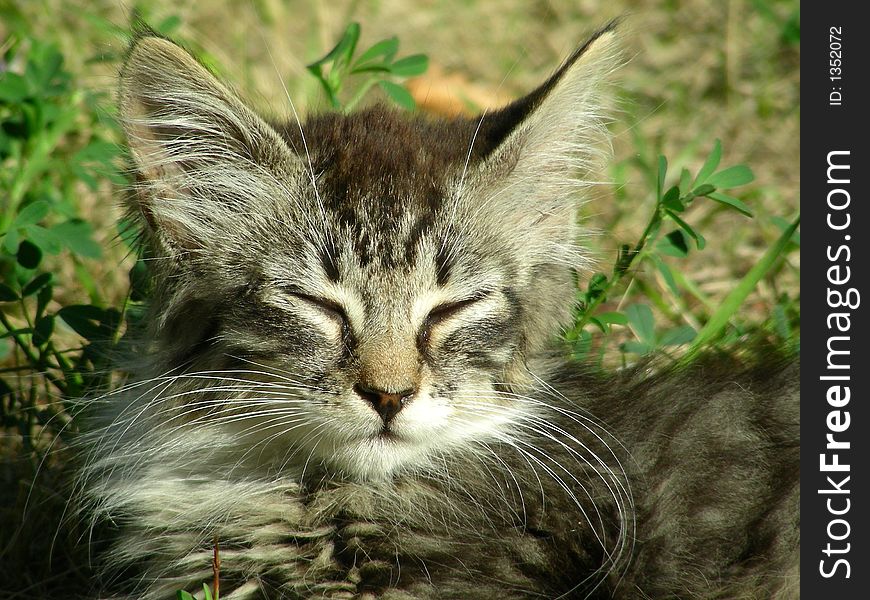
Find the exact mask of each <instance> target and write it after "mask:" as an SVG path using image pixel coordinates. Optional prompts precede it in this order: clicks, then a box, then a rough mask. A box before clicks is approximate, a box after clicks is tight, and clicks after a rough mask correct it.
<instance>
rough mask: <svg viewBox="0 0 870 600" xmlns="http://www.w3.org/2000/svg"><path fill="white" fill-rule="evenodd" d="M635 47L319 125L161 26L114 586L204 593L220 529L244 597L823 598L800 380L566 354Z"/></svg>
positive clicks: (110, 525) (111, 499)
mask: <svg viewBox="0 0 870 600" xmlns="http://www.w3.org/2000/svg"><path fill="white" fill-rule="evenodd" d="M614 37H615V35H614V32H613V30H612V27H608V28H605V29H604V30H602V31H600V32H598V33H597V34H596V35H595V36H593V38H592V39H591V40H590V41H589V42H588V43H586V44H585V45H584V46H582V47H581V48H580V49H578V51H577V52H576V53H575V54H574V55H573V56H572V57H571V58H570V59H569V60H568V61H566V63H565V64H564V65H563V66H562V67H561V68H560V69H559V70H558V71H557V72H556V73H555V74H554V75H553V77H551V78H550V79H549V80H548V81H547V82H545V83H544V84H543V85H542V86H541V87H540V88H538V89H537V90H535V91H534V92H532V93H531V94H530V95H529V96H527V97H525V98H523V99H521V100H519V101H517V102H515V103H514V104H512V105H510V106H508V107H506V108H505V109H502V110H500V111H495V112H494V113H492V114H489V115H482V116H481V117H479V118H477V119H467V120H466V119H457V120H453V121H432V120H426V119H424V118H421V117H412V116H407V115H403V114H399V113H397V112H394V111H392V110H389V109H386V108H383V107H375V108H371V109H368V110H365V111H362V112H360V113H357V114H355V115H350V116H339V115H323V116H320V117H314V118H312V119H310V120H309V121H308V122H306V123H304V124H299V123H297V122H291V123H270V122H268V121H267V120H265V119H263V118H261V117H259V116H258V115H256V114H254V113H253V112H252V111H251V110H250V109H248V108H247V107H246V106H245V105H244V104H243V103H242V102H241V101H240V100H239V99H238V97H237V96H236V95H235V94H234V93H233V92H232V91H231V90H230V89H229V88H227V87H226V86H225V85H224V84H222V83H220V82H219V81H217V80H216V79H215V78H214V77H213V76H212V75H211V74H210V73H208V72H207V71H206V69H204V68H203V67H202V66H201V65H200V64H198V63H197V62H196V61H195V60H194V59H193V58H191V56H190V55H188V54H187V53H186V52H185V51H184V50H182V49H181V48H179V47H178V46H176V45H175V44H173V43H172V42H170V41H167V40H165V39H162V38H160V37H157V36H154V35H152V34H150V33H145V34H142V35H140V36H139V37H138V38H137V40H136V41H135V42H134V44H133V46H132V48H131V49H130V52H129V55H128V58H127V61H126V65H125V67H124V70H123V73H122V76H121V94H120V98H121V118H122V120H123V123H124V126H125V128H126V132H127V136H128V139H129V143H130V149H131V154H132V158H133V162H134V166H135V170H136V174H137V187H136V190H135V202H133V203H132V205H131V213H132V214H133V215H134V216H135V217H136V218H137V219H138V221H139V223H140V225H141V228H142V232H143V236H144V238H145V242H146V247H147V250H148V258H149V264H150V266H151V267H152V272H153V276H154V290H153V299H152V305H151V306H152V314H151V319H150V323H151V330H150V332H149V334H148V337H147V340H148V342H147V344H146V346H145V348H144V349H143V352H142V354H143V356H142V357H141V361H140V367H139V371H138V373H137V378H136V379H135V380H133V381H132V382H131V383H129V384H127V385H126V386H124V387H123V388H122V389H120V390H118V391H115V392H113V393H111V394H108V395H106V396H104V397H101V398H98V399H96V400H93V401H92V402H91V403H90V406H89V409H88V415H89V416H88V419H89V421H88V422H89V423H90V433H88V434H87V435H86V444H87V451H86V456H85V459H84V463H85V466H84V468H83V469H82V472H81V476H80V478H79V487H80V489H81V490H82V494H83V496H84V498H85V501H86V506H87V509H88V510H89V514H91V515H92V518H93V522H94V524H95V527H94V531H95V533H97V532H107V535H108V537H109V538H110V539H113V540H114V541H113V542H112V546H111V549H110V550H109V551H108V552H107V553H105V558H104V562H105V565H106V570H105V581H104V584H105V587H106V589H109V590H115V591H116V592H117V593H118V594H121V595H125V596H126V597H132V598H141V599H143V600H144V599H157V598H169V597H172V595H173V593H174V591H175V590H176V589H181V588H184V589H189V590H191V591H195V590H197V589H200V588H201V584H202V582H203V581H206V580H209V579H210V578H211V557H212V551H213V546H214V544H215V542H217V543H218V544H219V545H220V548H221V557H222V567H221V579H222V589H221V591H222V594H221V597H222V598H224V599H227V600H241V599H248V598H252V599H253V598H310V597H328V598H375V597H379V598H396V599H398V598H481V599H483V598H496V597H498V598H554V597H577V598H584V597H600V598H611V597H613V598H663V597H669V598H670V597H674V598H791V597H795V596H796V595H797V591H796V590H797V557H798V546H799V533H798V518H797V514H798V513H797V493H798V492H797V476H798V471H797V435H798V432H797V426H796V423H797V393H798V392H797V388H796V380H797V377H796V367H794V366H791V367H789V366H783V365H780V364H768V365H765V366H763V367H756V368H754V369H744V368H743V367H740V366H739V365H737V364H736V363H732V362H729V361H727V360H725V359H720V360H718V361H712V362H702V363H698V364H697V365H695V366H694V367H693V368H691V369H686V370H683V371H678V372H662V373H658V374H654V373H650V372H645V371H644V370H641V371H637V372H634V373H623V374H621V375H619V376H616V377H613V378H611V379H607V380H604V379H601V378H596V377H587V376H584V375H581V374H580V373H578V371H580V368H579V366H578V365H575V364H562V363H561V361H560V360H558V359H554V358H553V357H554V356H556V355H557V354H558V353H557V352H553V347H552V343H553V342H552V340H553V337H554V334H556V333H558V331H559V329H560V327H562V326H563V325H565V324H566V323H567V322H568V321H569V320H570V316H571V302H572V297H573V293H574V273H575V272H576V270H577V269H578V268H581V267H583V266H584V256H585V253H584V252H583V251H582V249H581V247H580V246H578V244H577V239H578V236H579V233H580V232H579V231H578V230H577V228H576V221H577V219H576V210H577V199H578V198H580V197H582V194H583V191H584V188H586V187H588V185H589V183H590V178H591V176H592V175H591V174H593V173H594V168H595V164H596V162H597V159H599V158H600V156H601V153H600V150H599V149H600V148H602V146H603V144H604V143H606V137H605V128H604V127H603V125H602V110H601V106H602V101H601V99H600V97H599V96H600V94H601V90H602V87H603V85H604V83H605V81H606V77H607V75H608V74H609V73H610V72H611V71H613V69H614V68H615V67H616V65H617V63H618V55H617V52H616V50H615V43H614ZM379 398H380V399H383V400H384V402H385V403H386V404H384V405H387V404H388V405H390V406H392V407H393V410H394V411H398V412H391V413H389V414H387V413H386V412H382V410H383V409H382V408H378V407H379V404H378V399H379ZM390 403H391V404H390ZM376 408H377V410H375V409H376Z"/></svg>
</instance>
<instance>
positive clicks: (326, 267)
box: [320, 236, 339, 282]
mask: <svg viewBox="0 0 870 600" xmlns="http://www.w3.org/2000/svg"><path fill="white" fill-rule="evenodd" d="M320 264H321V265H322V266H323V272H324V273H326V277H327V278H328V279H329V280H330V281H332V282H338V280H339V272H338V251H337V250H336V248H335V240H334V238H333V237H332V236H329V238H328V239H327V240H326V242H324V244H323V246H321V248H320Z"/></svg>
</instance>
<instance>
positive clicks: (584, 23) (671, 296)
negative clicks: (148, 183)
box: [0, 0, 800, 598]
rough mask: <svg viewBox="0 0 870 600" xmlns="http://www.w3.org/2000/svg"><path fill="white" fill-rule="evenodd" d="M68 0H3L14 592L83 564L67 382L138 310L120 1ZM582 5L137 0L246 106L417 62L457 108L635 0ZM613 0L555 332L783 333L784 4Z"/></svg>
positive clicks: (789, 166) (787, 156)
mask: <svg viewBox="0 0 870 600" xmlns="http://www.w3.org/2000/svg"><path fill="white" fill-rule="evenodd" d="M74 4H75V3H70V2H62V1H61V0H35V1H32V2H10V1H9V0H0V52H2V62H0V421H2V427H3V432H4V433H3V436H2V438H0V459H2V461H3V465H2V469H0V595H4V596H5V595H11V597H21V598H31V597H56V596H58V594H59V593H60V594H61V595H62V594H64V593H65V594H68V595H70V596H73V595H74V594H75V593H76V592H77V591H80V590H86V589H87V588H88V586H89V585H90V579H91V574H90V573H88V572H87V570H86V569H85V570H80V568H81V567H80V565H84V564H87V561H86V560H83V559H84V552H85V551H86V548H83V545H81V544H77V537H78V536H80V535H82V532H81V531H80V530H79V529H78V528H77V526H76V525H74V524H71V523H68V522H64V521H63V518H62V517H63V515H64V514H65V510H66V505H67V497H66V493H65V492H63V491H60V490H62V484H63V483H64V476H65V473H66V472H67V471H68V465H69V462H70V460H71V459H72V457H71V456H69V452H68V446H67V444H66V442H67V436H68V435H70V434H72V433H74V430H75V422H74V421H72V420H71V417H70V414H71V402H72V401H73V400H74V399H76V398H78V397H81V396H82V395H86V394H88V393H89V392H91V391H93V390H97V389H104V388H106V387H107V386H111V385H113V383H114V382H115V381H116V379H118V378H119V377H121V376H122V374H119V373H117V372H114V371H113V370H112V364H113V363H112V356H113V354H114V353H115V352H116V349H117V347H118V345H119V344H121V343H123V342H124V338H125V336H126V335H128V332H129V331H132V330H135V329H136V327H137V325H138V323H139V319H141V315H142V305H141V300H142V295H143V292H142V290H143V288H144V287H145V282H144V281H143V269H142V265H141V263H137V262H136V260H135V255H133V254H131V251H130V249H129V246H128V245H127V244H126V243H125V242H124V241H123V240H124V237H125V236H124V235H121V234H120V233H119V229H118V227H117V226H116V221H117V219H118V217H119V216H120V215H119V211H118V210H117V205H118V203H119V202H118V201H119V192H118V187H119V184H123V182H124V181H125V179H124V174H123V169H122V165H123V164H124V162H123V153H124V151H123V148H122V146H121V139H120V132H119V129H118V127H117V125H116V124H115V122H114V118H113V115H114V106H113V98H114V96H113V94H114V81H115V73H116V71H117V69H118V66H119V60H120V57H121V56H122V54H123V51H124V48H125V45H126V43H127V40H128V36H129V32H130V24H129V18H130V15H129V14H127V13H125V12H124V10H125V9H124V8H123V7H121V6H120V5H118V3H116V2H108V1H107V2H105V3H100V2H80V3H79V4H78V5H77V6H76V5H74ZM586 4H589V3H586ZM586 4H584V7H578V6H577V3H576V2H572V1H569V0H553V1H552V2H549V3H547V6H546V8H540V7H531V5H530V4H529V3H526V2H521V1H519V0H507V1H506V2H504V3H484V2H472V3H467V2H460V1H459V0H447V1H445V2H444V3H441V4H439V5H438V6H431V7H420V6H417V4H416V3H409V2H400V1H386V2H383V3H378V5H377V6H374V5H372V6H368V5H363V4H362V3H355V2H351V1H337V2H336V3H333V4H332V5H331V9H330V11H328V13H327V11H319V10H314V9H312V8H311V5H310V4H308V3H305V4H303V3H293V2H273V1H268V0H257V1H255V0H252V1H251V2H249V3H242V4H241V5H238V4H236V3H231V2H229V1H228V0H221V1H216V2H209V3H204V2H202V3H198V2H194V3H190V4H184V5H177V4H176V3H169V2H157V1H153V2H142V3H139V9H140V13H141V14H142V15H143V17H144V18H145V19H146V20H147V21H148V23H150V24H151V25H152V26H153V27H155V28H156V29H158V30H159V31H161V32H163V33H165V34H167V35H171V36H173V37H176V38H177V39H180V40H181V41H182V42H184V43H185V45H186V46H187V47H188V48H190V49H192V50H193V51H194V52H195V53H197V55H198V56H200V57H201V58H202V60H203V61H204V62H205V63H206V64H208V65H209V66H210V67H211V68H213V69H214V70H216V71H217V72H218V73H219V74H220V75H221V76H223V77H225V78H227V79H229V80H230V81H232V82H234V83H235V84H237V85H238V86H239V87H241V88H242V91H243V95H246V96H248V97H250V98H251V99H252V101H253V102H254V104H255V105H256V106H257V107H258V108H260V109H265V110H267V112H271V113H272V114H274V113H275V112H276V111H277V112H278V113H279V114H284V115H287V114H289V110H290V109H289V106H287V101H286V96H285V87H286V88H287V90H288V91H289V93H290V95H291V96H292V97H293V99H294V102H295V104H296V107H297V108H298V109H299V110H300V112H302V113H306V112H311V111H314V110H317V109H319V108H329V107H333V108H340V109H344V110H348V109H352V108H354V107H355V106H358V105H363V104H364V103H365V102H367V101H370V100H372V99H376V98H381V99H386V100H387V101H393V102H396V103H398V104H400V105H402V106H404V107H405V108H407V109H409V110H412V109H414V104H415V103H420V101H421V99H422V100H425V97H423V98H421V97H420V96H415V97H412V96H411V95H410V94H409V93H408V92H407V90H406V89H405V88H404V87H403V86H402V84H403V83H404V82H405V81H406V80H407V78H408V77H412V76H418V75H421V74H423V75H424V78H425V79H424V86H423V88H422V89H424V90H425V89H427V88H426V87H425V86H426V85H428V86H430V87H431V88H432V89H435V87H437V86H439V85H442V84H444V82H449V83H450V85H452V86H454V87H455V88H456V89H455V90H454V93H455V95H456V96H457V97H459V98H461V99H462V104H464V105H468V104H469V103H471V104H475V105H477V106H479V107H482V106H484V105H486V104H487V100H486V99H487V98H491V99H493V101H495V100H494V99H496V98H501V97H503V96H505V95H507V96H516V95H519V94H521V93H523V92H524V91H527V90H529V89H531V88H532V87H533V86H534V85H535V84H536V83H538V82H539V81H541V80H542V79H543V78H544V77H545V76H546V74H548V73H549V72H550V71H551V70H552V69H553V68H554V67H555V66H556V65H557V64H558V62H559V60H561V59H562V58H563V57H564V56H565V55H566V54H567V53H568V52H569V51H570V49H571V48H572V47H573V46H574V44H576V43H577V42H578V41H579V40H580V39H582V36H583V35H584V34H585V33H587V32H589V31H590V30H592V29H594V28H595V27H596V26H597V25H600V24H602V23H604V22H606V21H607V20H609V19H610V18H611V17H613V16H617V15H619V14H621V13H623V12H625V11H626V10H627V9H628V8H629V3H625V4H624V5H623V6H620V4H619V2H616V3H614V2H607V3H604V2H600V3H599V6H598V8H597V9H596V10H595V11H594V12H591V13H587V12H584V11H586V10H589V7H588V6H586ZM592 4H595V3H592ZM630 6H631V7H632V12H633V13H634V16H633V17H631V18H630V19H629V27H630V24H631V21H632V20H633V21H635V22H637V23H638V26H636V28H635V30H634V31H631V30H630V28H627V29H628V31H627V33H626V40H627V42H626V43H627V46H628V51H627V54H628V55H629V56H630V57H632V60H631V61H630V62H629V63H628V64H627V65H626V66H625V67H624V68H623V69H622V72H621V75H620V78H621V82H620V84H619V89H620V90H621V91H620V92H619V93H618V96H619V97H618V101H619V104H618V106H617V111H616V113H615V114H616V121H615V123H614V124H613V126H612V130H613V132H614V135H615V138H614V154H615V156H614V159H613V161H612V163H611V166H610V170H609V172H607V173H606V174H605V175H604V176H603V179H604V180H607V181H611V182H613V184H614V185H610V186H602V187H601V190H600V192H599V195H598V196H597V197H596V198H594V199H593V200H592V201H591V202H590V203H589V204H587V206H586V209H585V210H586V214H585V215H584V221H585V222H586V223H587V224H588V225H589V226H590V227H593V228H595V229H598V230H599V231H601V235H600V236H599V237H598V238H597V239H596V240H593V241H591V242H590V245H591V246H592V247H593V248H594V251H595V252H596V253H597V257H598V259H599V260H598V264H599V268H598V272H591V273H582V274H579V276H578V290H577V300H578V308H577V313H576V321H575V325H574V327H572V328H571V329H569V330H568V331H566V332H565V338H566V340H567V341H568V343H569V346H570V351H571V352H572V353H573V354H574V355H575V356H577V357H578V358H581V359H582V360H585V361H590V362H592V363H595V364H598V365H601V366H602V367H603V368H614V367H616V366H618V365H621V364H626V363H629V362H632V361H634V360H637V359H638V358H639V357H640V356H642V355H649V354H655V355H658V356H661V357H663V358H664V359H665V360H668V359H674V360H679V359H680V357H682V356H684V355H686V353H687V352H689V353H694V352H696V351H698V350H700V349H702V348H703V347H707V346H709V345H710V344H717V345H719V346H721V347H724V348H726V349H728V348H734V347H735V346H736V345H739V344H740V343H741V341H744V340H747V339H764V340H766V341H768V342H770V343H772V344H775V345H782V344H785V343H795V342H794V340H796V339H797V338H798V337H799V332H800V289H799V271H800V258H799V256H800V254H799V253H800V237H799V234H798V232H797V227H798V224H799V214H798V181H799V180H798V173H797V167H798V165H799V143H798V140H799V77H798V75H797V67H798V65H799V60H800V45H799V39H800V27H799V24H800V12H799V6H798V4H797V2H791V1H785V0H783V1H775V2H764V3H761V2H758V3H756V2H748V1H747V2H735V1H732V2H725V3H717V4H715V5H713V4H710V3H707V2H701V1H700V0H697V1H689V2H685V3H681V4H680V5H679V10H677V8H678V7H677V6H676V5H674V6H669V5H667V4H662V5H660V4H659V3H650V5H649V7H648V8H641V9H637V8H636V3H631V4H630ZM351 23H358V24H359V25H349V24H351ZM481 23H483V24H485V26H481V25H480V24H481ZM475 24H477V25H476V26H475ZM337 41H338V42H339V43H338V44H337V45H336V42H337ZM400 41H401V48H402V54H401V55H400V54H399V47H400V45H399V44H400ZM330 49H332V50H330ZM424 54H425V55H426V56H428V60H427V59H426V56H424ZM427 67H428V70H427ZM472 96H474V97H475V98H476V100H475V101H474V102H471V101H470V100H468V98H470V97H472ZM276 107H277V108H276ZM720 139H721V140H722V141H721V143H720V141H719V140H720ZM750 215H751V217H750ZM131 282H132V283H131ZM37 472H39V476H38V477H37V476H36V475H37ZM25 508H26V509H27V512H25ZM55 533H57V535H55Z"/></svg>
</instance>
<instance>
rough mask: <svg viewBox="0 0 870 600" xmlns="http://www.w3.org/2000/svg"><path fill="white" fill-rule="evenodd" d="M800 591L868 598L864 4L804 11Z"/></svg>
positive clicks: (869, 313)
mask: <svg viewBox="0 0 870 600" xmlns="http://www.w3.org/2000/svg"><path fill="white" fill-rule="evenodd" d="M803 8H804V15H803V16H805V17H807V18H806V19H804V21H803V22H804V24H806V25H807V28H804V29H803V32H802V36H801V41H802V44H801V55H802V56H801V104H802V106H801V111H802V113H801V137H802V138H803V139H802V143H803V149H804V150H806V152H803V153H802V155H803V156H802V157H801V205H802V208H803V211H802V213H803V216H805V217H807V218H806V219H803V221H802V227H801V229H802V235H801V239H802V246H801V248H802V252H801V262H802V264H801V283H802V285H801V287H802V289H803V292H804V293H803V294H802V298H801V300H802V305H803V307H802V319H801V350H802V352H801V354H802V360H801V591H802V595H803V597H804V598H837V600H841V599H842V600H848V599H852V598H855V599H858V598H862V599H863V598H868V597H870V596H868V594H870V531H868V511H870V492H868V490H870V469H868V468H867V465H868V462H870V410H868V402H870V349H868V348H867V347H866V346H865V344H867V343H868V342H870V335H868V333H870V328H868V322H870V288H868V286H867V280H868V277H867V274H868V270H870V209H868V202H870V196H868V185H867V182H868V180H870V162H868V152H867V148H868V145H870V140H868V134H870V131H868V127H867V118H866V113H867V111H868V110H870V96H868V93H867V87H868V85H867V72H868V69H870V44H868V39H870V30H868V28H867V22H866V20H865V19H864V18H863V15H862V13H863V10H862V9H864V8H865V5H864V4H863V3H861V2H845V1H841V2H813V3H806V4H804V5H803Z"/></svg>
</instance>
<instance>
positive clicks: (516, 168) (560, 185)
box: [467, 22, 621, 243]
mask: <svg viewBox="0 0 870 600" xmlns="http://www.w3.org/2000/svg"><path fill="white" fill-rule="evenodd" d="M615 30H616V22H613V23H611V24H609V25H607V26H606V27H604V28H603V29H601V30H600V31H598V32H596V33H595V34H594V35H593V36H592V37H591V38H590V39H589V40H588V41H587V42H586V43H585V44H583V45H582V46H581V47H579V48H578V49H577V50H576V51H575V52H574V53H573V54H572V55H571V56H570V57H569V58H568V60H566V61H565V62H564V63H563V64H562V66H561V67H560V68H559V69H558V70H557V71H556V72H555V73H554V74H553V75H552V76H551V77H550V78H549V79H547V81H545V82H544V83H543V84H542V85H541V86H539V87H538V88H537V89H535V90H534V91H533V92H531V93H530V94H528V95H527V96H525V97H523V98H520V99H519V100H517V101H515V102H513V103H512V104H510V105H508V106H506V107H505V108H502V109H500V110H497V111H495V112H493V113H490V114H485V115H483V116H482V118H481V121H480V127H479V130H478V132H477V136H476V137H477V139H476V140H475V147H474V148H473V151H474V155H476V156H478V157H479V156H481V155H482V156H483V159H482V160H479V161H478V162H477V165H476V167H475V168H473V169H470V170H469V171H470V172H469V173H468V178H467V179H468V184H469V185H470V186H472V187H474V188H475V189H474V190H473V192H472V194H473V195H474V196H475V198H474V200H473V201H474V203H475V204H477V205H478V206H479V207H484V209H485V210H486V212H488V213H490V214H492V215H499V217H498V218H502V219H503V218H509V219H511V220H512V221H513V222H514V223H515V225H517V226H518V229H519V230H522V229H523V227H522V226H523V224H527V225H528V226H529V227H527V228H526V229H532V228H533V229H535V230H536V233H537V235H538V236H539V237H540V235H541V234H543V235H544V236H547V237H549V238H551V239H554V240H555V241H558V243H564V242H565V241H570V240H566V238H567V237H573V236H574V235H575V231H574V225H575V222H576V210H577V206H576V205H577V201H576V192H577V189H578V187H579V188H582V187H583V186H585V185H588V184H589V183H590V181H589V178H590V176H591V175H592V174H594V173H595V171H596V169H597V167H598V164H599V163H600V162H601V161H600V160H599V159H601V158H603V156H604V155H605V150H607V149H608V148H609V144H608V143H607V142H608V135H607V129H606V127H605V123H604V112H605V111H604V108H605V106H606V105H607V101H606V99H605V97H606V93H605V91H606V87H607V85H606V84H607V79H608V76H609V75H610V74H611V73H612V72H613V71H614V70H615V69H616V68H617V67H618V66H619V65H620V63H621V59H620V55H619V51H618V45H617V43H616V31H615Z"/></svg>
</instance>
